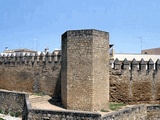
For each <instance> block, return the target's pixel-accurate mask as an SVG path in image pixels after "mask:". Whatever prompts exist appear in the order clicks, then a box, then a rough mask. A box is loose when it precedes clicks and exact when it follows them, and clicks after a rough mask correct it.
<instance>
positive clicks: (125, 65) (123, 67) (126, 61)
mask: <svg viewBox="0 0 160 120" xmlns="http://www.w3.org/2000/svg"><path fill="white" fill-rule="evenodd" d="M122 69H123V70H129V62H128V60H127V59H126V58H125V59H124V61H123V62H122Z"/></svg>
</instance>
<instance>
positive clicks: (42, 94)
mask: <svg viewBox="0 0 160 120" xmlns="http://www.w3.org/2000/svg"><path fill="white" fill-rule="evenodd" d="M34 95H37V96H44V95H45V93H43V92H39V93H34Z"/></svg>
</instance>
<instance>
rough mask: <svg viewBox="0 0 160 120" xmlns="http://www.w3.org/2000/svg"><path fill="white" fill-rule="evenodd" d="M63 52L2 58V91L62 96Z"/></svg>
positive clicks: (0, 76) (0, 69)
mask: <svg viewBox="0 0 160 120" xmlns="http://www.w3.org/2000/svg"><path fill="white" fill-rule="evenodd" d="M60 56H61V52H60V51H54V52H53V53H52V54H50V53H47V54H43V53H41V54H40V55H38V54H35V55H33V54H30V55H28V54H25V55H23V54H21V55H20V56H17V55H16V56H14V55H10V56H5V55H4V56H0V89H7V90H16V91H25V92H40V93H45V94H48V95H53V97H59V96H60V70H61V65H60V62H61V58H60Z"/></svg>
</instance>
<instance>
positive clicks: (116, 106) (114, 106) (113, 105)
mask: <svg viewBox="0 0 160 120" xmlns="http://www.w3.org/2000/svg"><path fill="white" fill-rule="evenodd" d="M122 106H125V104H124V103H109V108H110V109H111V110H118V109H120V108H121V107H122Z"/></svg>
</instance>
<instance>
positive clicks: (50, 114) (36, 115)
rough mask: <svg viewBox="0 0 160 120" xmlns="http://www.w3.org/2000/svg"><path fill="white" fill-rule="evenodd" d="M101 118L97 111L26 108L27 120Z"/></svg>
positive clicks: (93, 119) (96, 119)
mask: <svg viewBox="0 0 160 120" xmlns="http://www.w3.org/2000/svg"><path fill="white" fill-rule="evenodd" d="M33 119H34V120H63V119H64V120H101V115H100V114H98V113H91V112H81V111H51V110H37V109H31V110H28V120H33Z"/></svg>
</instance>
